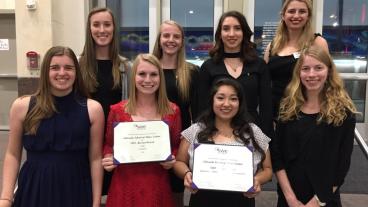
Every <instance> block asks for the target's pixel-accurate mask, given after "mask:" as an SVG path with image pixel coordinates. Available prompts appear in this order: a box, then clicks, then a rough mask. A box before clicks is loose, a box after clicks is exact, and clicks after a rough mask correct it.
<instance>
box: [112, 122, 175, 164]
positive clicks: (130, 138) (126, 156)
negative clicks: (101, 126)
mask: <svg viewBox="0 0 368 207" xmlns="http://www.w3.org/2000/svg"><path fill="white" fill-rule="evenodd" d="M165 160H171V147H170V133H169V126H168V125H167V124H166V123H165V122H163V121H142V122H118V123H116V124H115V127H114V164H122V163H140V162H158V161H165Z"/></svg>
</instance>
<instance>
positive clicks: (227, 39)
mask: <svg viewBox="0 0 368 207" xmlns="http://www.w3.org/2000/svg"><path fill="white" fill-rule="evenodd" d="M221 39H222V42H223V43H224V50H225V52H232V53H234V52H239V51H240V49H241V43H242V41H243V31H242V28H241V25H240V23H239V21H238V19H236V18H235V17H232V16H229V17H226V18H225V19H224V21H223V23H222V26H221Z"/></svg>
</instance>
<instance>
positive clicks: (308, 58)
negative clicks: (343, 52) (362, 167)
mask: <svg viewBox="0 0 368 207" xmlns="http://www.w3.org/2000/svg"><path fill="white" fill-rule="evenodd" d="M285 94H286V96H285V97H284V98H283V99H282V101H281V105H280V113H279V120H278V123H277V125H276V136H275V138H274V139H273V140H272V143H271V158H272V166H273V169H274V172H275V174H276V177H277V180H278V184H279V185H278V196H279V198H278V206H304V205H308V206H341V201H340V194H339V189H340V187H341V185H342V184H343V182H344V178H345V176H346V174H347V172H348V170H349V165H350V157H351V153H352V149H353V142H354V128H355V122H356V120H355V115H354V114H356V113H357V110H356V108H355V106H354V104H353V102H352V100H351V99H350V97H349V95H348V94H347V92H346V91H345V90H344V86H343V82H342V80H341V78H340V77H339V75H338V72H337V71H336V66H335V65H334V63H333V60H332V58H331V56H330V55H329V54H328V53H327V52H326V50H324V49H323V48H321V47H317V46H312V47H310V48H308V49H305V50H304V51H302V53H301V55H300V58H299V60H298V62H297V63H296V66H295V69H294V72H293V77H292V80H291V82H290V83H289V85H288V86H287V88H286V92H285Z"/></svg>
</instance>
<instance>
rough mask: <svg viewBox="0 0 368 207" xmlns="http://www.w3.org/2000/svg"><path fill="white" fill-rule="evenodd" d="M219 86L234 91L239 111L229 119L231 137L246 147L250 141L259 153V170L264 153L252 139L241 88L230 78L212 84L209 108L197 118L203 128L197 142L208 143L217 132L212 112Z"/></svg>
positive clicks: (249, 118) (248, 115)
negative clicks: (227, 87) (231, 130)
mask: <svg viewBox="0 0 368 207" xmlns="http://www.w3.org/2000/svg"><path fill="white" fill-rule="evenodd" d="M221 86H231V87H232V88H234V90H235V91H236V95H237V97H238V99H239V110H238V112H237V113H236V114H235V116H234V117H233V118H232V119H231V122H230V126H231V128H232V129H233V135H234V136H235V137H237V138H239V139H240V140H241V141H242V142H243V143H244V145H248V144H249V143H250V140H251V141H252V144H253V147H254V149H255V150H256V151H259V152H260V153H261V155H262V161H261V162H260V164H259V166H258V169H261V168H262V162H263V160H264V159H265V156H266V153H265V152H264V151H263V150H262V148H261V147H260V146H259V145H258V143H257V142H256V140H255V138H254V134H253V130H252V128H251V126H250V124H249V123H251V122H253V119H252V117H251V116H250V114H249V113H248V111H247V104H246V101H245V98H244V93H243V88H242V86H241V85H240V84H239V83H238V82H237V81H236V80H233V79H230V78H221V79H218V80H217V81H216V82H215V83H214V84H213V86H212V89H211V93H210V106H211V107H208V108H207V109H206V110H205V111H204V112H203V114H202V115H201V116H200V117H199V118H198V122H199V123H200V124H201V125H202V126H204V128H203V130H202V131H200V132H199V133H198V142H199V143H208V141H209V138H210V137H214V136H215V134H216V133H217V132H218V129H217V128H216V126H215V117H216V114H215V112H214V111H213V99H214V97H215V94H216V93H217V91H218V90H219V88H220V87H221ZM245 134H248V135H249V137H247V138H246V137H244V135H245Z"/></svg>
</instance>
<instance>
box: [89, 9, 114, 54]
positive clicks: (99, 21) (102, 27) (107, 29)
mask: <svg viewBox="0 0 368 207" xmlns="http://www.w3.org/2000/svg"><path fill="white" fill-rule="evenodd" d="M90 22H91V25H90V27H91V34H92V38H93V40H94V41H95V43H96V46H100V47H106V46H109V45H110V43H111V41H112V38H113V36H114V24H113V21H112V16H111V15H110V13H109V12H107V11H103V12H98V13H95V14H93V15H92V16H91V18H90Z"/></svg>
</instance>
